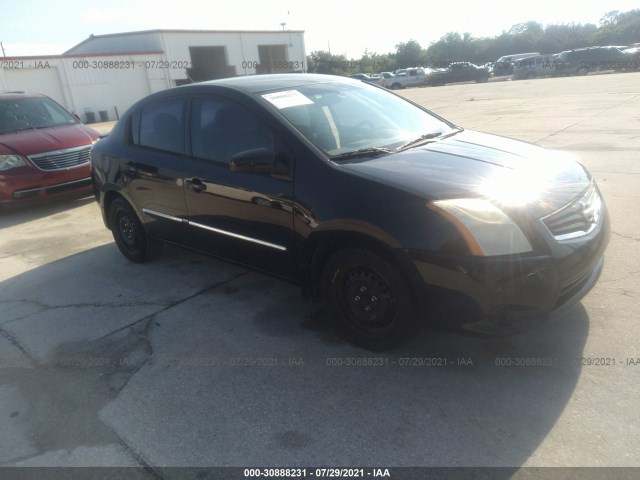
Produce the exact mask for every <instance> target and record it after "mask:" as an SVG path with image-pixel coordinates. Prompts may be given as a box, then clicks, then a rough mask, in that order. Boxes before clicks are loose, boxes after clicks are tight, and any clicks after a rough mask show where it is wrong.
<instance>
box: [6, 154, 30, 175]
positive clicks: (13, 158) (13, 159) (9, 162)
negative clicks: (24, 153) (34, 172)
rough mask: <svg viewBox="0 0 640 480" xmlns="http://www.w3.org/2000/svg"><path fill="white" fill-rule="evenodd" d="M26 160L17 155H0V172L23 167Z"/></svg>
mask: <svg viewBox="0 0 640 480" xmlns="http://www.w3.org/2000/svg"><path fill="white" fill-rule="evenodd" d="M26 164H27V162H25V161H24V159H23V158H22V157H20V156H18V155H0V172H2V171H3V170H9V169H11V168H16V167H24V166H25V165H26Z"/></svg>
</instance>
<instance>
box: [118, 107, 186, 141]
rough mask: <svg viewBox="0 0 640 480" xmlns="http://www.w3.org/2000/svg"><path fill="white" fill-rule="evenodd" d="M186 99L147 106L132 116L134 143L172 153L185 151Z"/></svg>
mask: <svg viewBox="0 0 640 480" xmlns="http://www.w3.org/2000/svg"><path fill="white" fill-rule="evenodd" d="M185 105H186V101H185V100H184V99H172V100H168V101H165V102H160V103H156V104H153V105H150V106H148V107H145V108H144V109H142V111H141V112H140V113H139V114H136V115H134V116H133V117H132V125H131V130H132V141H133V144H134V145H139V146H141V147H149V148H154V149H156V150H164V151H166V152H172V153H185V149H184V108H185Z"/></svg>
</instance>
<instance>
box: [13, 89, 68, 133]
mask: <svg viewBox="0 0 640 480" xmlns="http://www.w3.org/2000/svg"><path fill="white" fill-rule="evenodd" d="M74 123H78V121H77V120H76V119H75V118H74V117H73V116H72V115H71V114H69V112H67V111H66V110H64V109H63V108H62V107H61V106H60V105H58V104H57V103H55V102H54V101H52V100H51V99H49V98H46V97H31V98H10V99H1V100H0V133H9V132H18V131H20V130H28V129H31V128H47V127H55V126H58V125H69V124H74Z"/></svg>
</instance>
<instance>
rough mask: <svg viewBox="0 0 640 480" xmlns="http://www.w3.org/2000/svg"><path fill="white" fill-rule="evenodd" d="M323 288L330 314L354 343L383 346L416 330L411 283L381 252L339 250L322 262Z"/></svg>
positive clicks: (375, 348)
mask: <svg viewBox="0 0 640 480" xmlns="http://www.w3.org/2000/svg"><path fill="white" fill-rule="evenodd" d="M322 289H323V292H324V297H325V299H326V300H327V301H328V303H329V307H330V308H331V313H332V314H333V320H334V321H335V322H336V324H337V326H338V327H339V328H340V329H341V330H343V331H344V333H345V334H346V336H347V337H348V338H349V339H350V340H352V341H353V342H354V343H357V344H359V345H362V346H364V347H366V348H369V349H372V350H377V351H379V350H386V349H388V348H392V347H395V346H398V345H400V344H401V343H403V342H404V341H406V340H407V339H408V338H410V337H411V336H412V335H413V334H414V333H415V332H416V331H417V330H418V326H419V324H418V318H417V311H416V308H415V304H414V300H413V298H412V297H413V295H412V293H411V288H410V285H409V284H408V283H407V281H406V279H405V276H404V272H403V271H402V270H400V269H399V268H398V267H397V266H396V265H395V264H394V263H393V262H392V261H390V259H389V258H388V257H387V255H385V254H384V253H383V254H382V255H380V254H378V253H377V252H374V251H370V250H368V249H365V248H358V247H351V248H345V249H343V250H339V251H338V252H336V253H334V254H333V255H332V256H331V257H329V259H328V260H327V262H326V264H325V266H324V270H323V275H322Z"/></svg>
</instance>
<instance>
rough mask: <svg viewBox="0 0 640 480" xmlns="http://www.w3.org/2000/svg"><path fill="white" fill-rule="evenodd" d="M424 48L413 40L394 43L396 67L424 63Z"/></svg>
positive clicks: (408, 66)
mask: <svg viewBox="0 0 640 480" xmlns="http://www.w3.org/2000/svg"><path fill="white" fill-rule="evenodd" d="M424 53H425V52H424V50H423V49H422V47H421V46H420V44H419V43H418V42H417V41H415V40H409V41H408V42H406V43H404V42H403V43H399V44H398V45H396V68H410V67H418V66H420V65H424V63H425V56H424Z"/></svg>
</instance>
